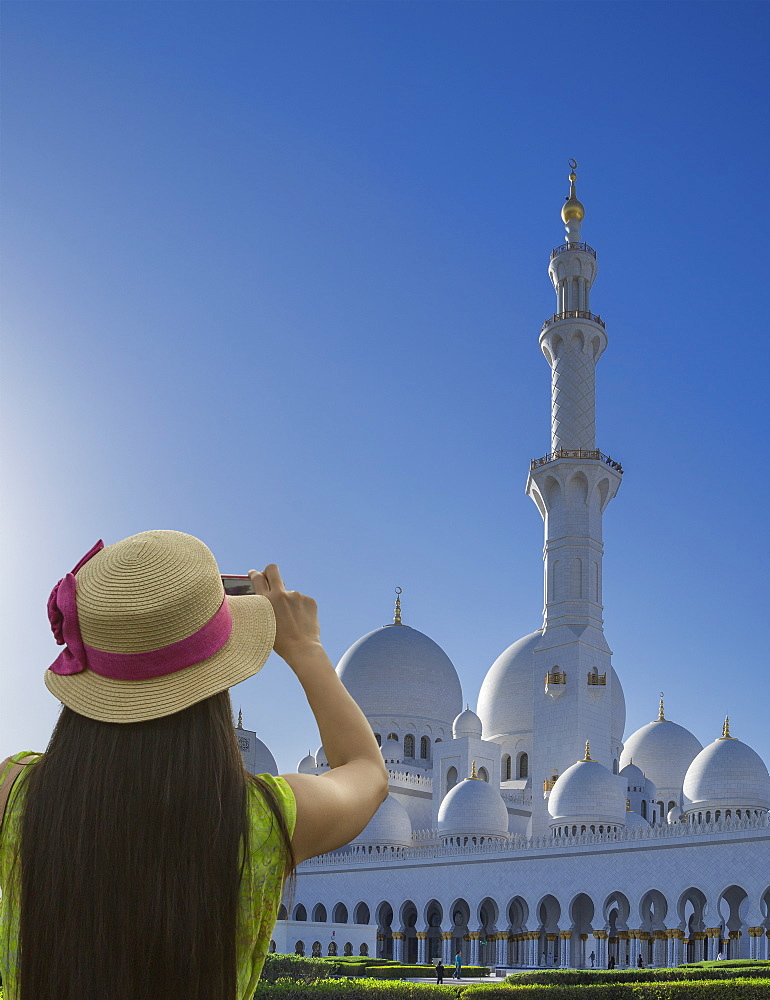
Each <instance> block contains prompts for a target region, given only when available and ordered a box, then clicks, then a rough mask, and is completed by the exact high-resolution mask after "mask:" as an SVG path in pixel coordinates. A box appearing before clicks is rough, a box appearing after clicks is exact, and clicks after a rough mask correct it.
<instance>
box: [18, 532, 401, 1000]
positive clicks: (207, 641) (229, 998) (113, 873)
mask: <svg viewBox="0 0 770 1000" xmlns="http://www.w3.org/2000/svg"><path fill="white" fill-rule="evenodd" d="M249 576H250V578H251V583H252V586H253V589H254V593H252V594H247V595H243V596H228V595H226V594H225V592H224V587H223V583H222V578H221V576H220V573H219V569H218V567H217V564H216V561H215V560H214V556H213V555H212V554H211V552H210V551H209V550H208V548H207V547H206V546H205V545H204V544H203V542H201V541H199V540H198V539H197V538H193V537H192V536H191V535H186V534H183V533H181V532H178V531H146V532H143V533H142V534H139V535H133V536H132V537H130V538H126V539H124V540H123V541H121V542H118V543H116V544H115V545H109V546H107V547H105V546H104V545H103V543H102V542H98V543H97V544H96V545H95V546H94V547H93V548H92V549H91V550H90V551H89V552H88V553H87V554H86V556H84V558H83V559H81V560H80V562H79V563H78V564H77V566H76V567H75V569H74V570H73V571H72V573H68V574H67V575H66V576H65V577H64V578H63V579H62V580H60V581H59V583H58V584H57V585H56V586H55V587H54V589H53V591H52V593H51V596H50V598H49V600H48V617H49V621H50V623H51V628H52V630H53V633H54V637H55V639H56V641H57V642H58V643H59V645H60V646H64V647H65V648H64V650H63V652H62V653H61V654H60V655H59V656H58V657H57V659H56V660H55V662H54V663H53V664H52V665H51V667H50V668H49V669H48V670H47V671H46V673H45V682H46V686H47V687H48V689H49V690H50V691H51V693H52V694H53V695H54V696H55V697H56V698H57V699H58V700H59V701H60V702H62V704H63V707H62V710H61V714H60V715H59V719H58V721H57V723H56V727H55V729H54V732H53V735H52V737H51V741H50V743H49V745H48V749H47V751H46V753H45V754H43V755H40V754H29V753H22V754H17V755H15V756H14V757H11V758H9V759H8V760H7V761H5V762H4V763H3V764H0V823H1V824H2V826H0V891H1V892H2V907H1V908H0V975H2V982H3V988H4V991H5V993H4V996H5V1000H57V998H59V1000H61V998H64V997H67V998H78V1000H105V998H107V997H109V998H110V1000H138V998H148V1000H149V998H158V1000H160V998H162V1000H190V998H193V997H205V998H206V1000H250V998H251V997H252V996H253V995H254V990H255V988H256V986H257V982H258V980H259V977H260V973H261V970H262V965H263V963H264V960H265V955H266V953H267V950H268V946H269V944H270V939H271V935H272V930H273V926H274V924H275V920H276V917H277V914H278V907H279V905H280V902H281V895H282V890H283V885H284V881H285V879H286V878H287V877H289V876H290V875H291V873H292V872H293V869H294V867H295V865H296V864H298V863H299V862H300V861H302V860H304V859H306V858H310V857H313V856H314V855H316V854H323V853H326V852H328V851H333V850H335V849H336V848H339V847H342V846H343V845H345V844H347V843H349V842H350V841H351V840H352V839H353V838H354V837H356V836H357V835H358V834H359V833H360V832H361V830H363V828H364V827H365V826H366V824H367V823H368V822H369V820H370V819H371V818H372V816H373V815H374V813H375V812H376V810H377V808H378V806H379V805H380V803H381V802H382V801H383V799H384V798H385V796H386V795H387V790H388V781H387V772H386V771H385V766H384V763H383V759H382V754H381V752H380V749H379V747H378V746H377V743H376V741H375V739H374V735H373V733H372V729H371V726H370V725H369V723H368V722H367V720H366V718H365V716H364V715H363V713H362V712H361V711H360V709H359V708H358V706H357V705H356V703H355V702H354V701H353V699H352V698H351V697H350V695H349V694H348V693H347V691H346V690H345V688H344V687H343V685H342V682H341V681H340V679H339V677H338V676H337V673H336V671H335V670H334V667H333V666H332V664H331V662H330V661H329V658H328V657H327V655H326V653H325V651H324V649H323V646H322V645H321V640H320V630H319V625H318V618H317V612H316V605H315V601H313V600H312V598H310V597H305V596H304V595H302V594H300V593H297V592H296V591H287V590H286V588H285V586H284V583H283V580H282V579H281V574H280V572H279V570H278V567H277V566H275V565H272V564H271V565H269V566H267V567H266V568H265V570H264V571H263V572H261V573H258V572H256V571H253V570H252V571H251V572H250V573H249ZM271 649H275V651H276V653H277V654H278V655H279V656H281V657H282V658H283V659H284V660H285V661H286V663H287V664H288V665H289V667H290V668H291V670H293V672H294V673H295V674H296V676H297V679H298V680H299V682H300V684H301V685H302V687H303V689H304V693H305V697H306V698H307V701H308V704H309V706H310V708H311V710H312V712H313V714H314V715H315V718H316V721H317V723H318V726H319V729H320V733H321V739H322V741H323V745H324V749H325V752H326V756H327V759H328V761H329V764H330V765H331V768H330V770H329V771H328V772H327V773H325V774H324V775H322V776H320V777H319V776H316V775H307V774H304V775H303V774H290V775H286V776H285V777H273V776H272V775H270V774H262V775H260V776H257V777H255V776H253V775H249V774H247V773H246V771H245V769H244V766H243V760H242V758H241V754H240V751H239V749H238V742H237V738H236V733H235V728H234V724H233V715H232V707H231V704H230V695H229V691H228V689H229V688H230V687H231V686H232V685H233V684H237V683H239V682H240V681H243V680H245V679H246V678H248V677H251V676H253V675H254V674H256V673H257V672H258V671H259V670H261V668H262V666H263V665H264V663H265V661H266V660H267V657H268V655H269V653H270V651H271ZM264 695H265V693H264V692H263V696H264ZM297 708H298V706H293V705H272V706H271V705H270V704H269V703H266V704H265V710H267V711H272V712H274V713H291V712H293V711H295V710H296V709H297ZM3 798H5V799H6V801H3ZM41 886H45V891H41V889H40V887H41Z"/></svg>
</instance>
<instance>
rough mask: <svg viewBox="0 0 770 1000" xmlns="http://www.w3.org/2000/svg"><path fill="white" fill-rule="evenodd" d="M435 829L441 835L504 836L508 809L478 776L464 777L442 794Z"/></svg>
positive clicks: (498, 793) (506, 831) (490, 787)
mask: <svg viewBox="0 0 770 1000" xmlns="http://www.w3.org/2000/svg"><path fill="white" fill-rule="evenodd" d="M438 828H439V832H440V833H441V835H442V836H444V837H457V836H468V837H470V836H482V837H505V836H507V835H508V810H507V809H506V807H505V803H504V802H503V799H502V796H501V795H500V792H499V791H498V790H497V789H496V788H493V787H492V785H490V784H488V782H486V781H482V780H481V779H480V778H466V779H465V781H461V782H459V783H458V784H457V785H455V786H454V788H451V789H450V790H449V791H448V792H447V794H446V795H445V796H444V798H443V800H442V802H441V805H440V806H439V810H438Z"/></svg>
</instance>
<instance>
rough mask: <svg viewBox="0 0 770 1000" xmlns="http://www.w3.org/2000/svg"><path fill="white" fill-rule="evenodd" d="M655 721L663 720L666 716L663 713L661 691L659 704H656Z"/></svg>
mask: <svg viewBox="0 0 770 1000" xmlns="http://www.w3.org/2000/svg"><path fill="white" fill-rule="evenodd" d="M656 721H657V722H665V721H666V716H665V715H664V714H663V692H662V691H661V692H660V704H659V705H658V718H657V720H656Z"/></svg>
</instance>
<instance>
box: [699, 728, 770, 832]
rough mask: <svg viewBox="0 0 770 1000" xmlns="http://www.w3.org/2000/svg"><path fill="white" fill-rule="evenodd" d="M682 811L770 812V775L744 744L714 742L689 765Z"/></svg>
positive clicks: (725, 739) (722, 739)
mask: <svg viewBox="0 0 770 1000" xmlns="http://www.w3.org/2000/svg"><path fill="white" fill-rule="evenodd" d="M682 793H683V799H684V809H685V812H686V813H690V812H692V811H693V810H695V809H698V810H701V809H714V808H715V807H716V808H728V809H733V808H738V809H762V810H764V809H770V775H768V773H767V767H766V766H765V763H764V761H763V760H762V758H761V757H760V756H759V754H758V753H756V751H754V750H752V749H751V747H750V746H748V745H747V744H746V743H742V742H741V741H740V740H736V739H734V738H733V737H731V736H727V737H724V736H723V737H720V738H719V739H718V740H714V742H713V743H710V744H709V745H708V746H707V747H706V748H705V749H703V750H701V752H700V753H699V754H698V756H697V757H696V758H695V760H694V761H693V762H692V764H690V767H689V768H688V770H687V774H686V775H685V779H684V785H683V788H682Z"/></svg>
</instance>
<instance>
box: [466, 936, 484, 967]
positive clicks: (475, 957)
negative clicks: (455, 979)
mask: <svg viewBox="0 0 770 1000" xmlns="http://www.w3.org/2000/svg"><path fill="white" fill-rule="evenodd" d="M480 937H481V935H480V934H479V932H478V931H471V933H470V934H468V939H469V944H470V948H469V952H470V954H469V955H468V965H478V964H479V938H480Z"/></svg>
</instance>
